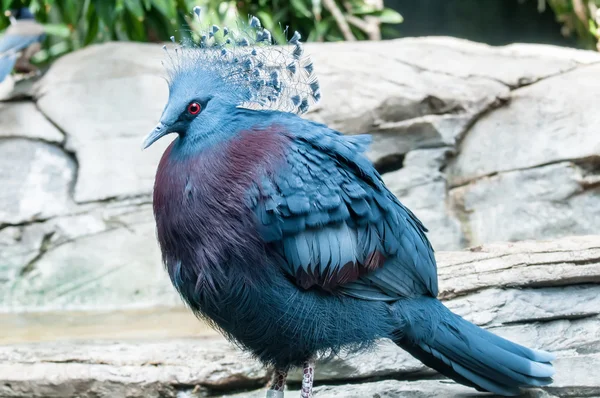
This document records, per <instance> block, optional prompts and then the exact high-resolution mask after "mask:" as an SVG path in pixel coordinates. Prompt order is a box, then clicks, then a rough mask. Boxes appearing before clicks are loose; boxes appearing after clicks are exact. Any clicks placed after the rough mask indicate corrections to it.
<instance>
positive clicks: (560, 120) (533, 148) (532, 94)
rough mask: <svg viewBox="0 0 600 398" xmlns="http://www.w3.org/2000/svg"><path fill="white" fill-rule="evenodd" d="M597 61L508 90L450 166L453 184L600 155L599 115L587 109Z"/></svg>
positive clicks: (473, 130) (599, 68)
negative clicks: (506, 97) (507, 97)
mask: <svg viewBox="0 0 600 398" xmlns="http://www.w3.org/2000/svg"><path fill="white" fill-rule="evenodd" d="M599 72H600V65H591V66H587V67H584V68H579V69H577V70H574V71H572V72H569V73H565V74H562V75H559V76H556V77H552V78H549V79H546V80H543V81H540V82H538V83H536V84H533V85H530V86H527V87H523V88H521V89H518V90H515V91H513V92H512V95H511V101H510V103H509V104H508V105H506V106H504V107H502V108H499V109H497V110H495V111H494V112H490V113H488V114H487V115H485V116H484V117H482V118H481V119H480V120H479V121H478V122H477V123H476V124H475V125H474V126H473V127H472V128H471V129H470V131H469V133H468V134H467V135H466V136H465V139H464V140H463V142H462V144H461V147H460V153H459V155H458V157H457V158H456V160H455V161H454V162H453V164H452V165H451V167H450V168H449V173H450V174H449V175H450V182H451V185H452V186H456V185H458V184H465V183H467V182H469V181H472V180H474V179H476V178H480V177H482V176H486V175H490V174H493V173H498V172H503V171H509V170H519V169H525V168H529V167H536V166H541V165H547V164H549V163H557V162H560V161H564V160H576V159H587V158H590V157H598V154H600V134H596V133H595V129H596V128H597V126H598V125H599V124H600V114H599V113H598V112H596V111H595V110H593V109H591V108H589V106H588V105H589V104H590V103H592V102H593V101H594V99H595V98H596V96H595V93H596V92H597V91H598V90H599V89H600V83H598V80H597V79H596V76H597V75H598V73H599Z"/></svg>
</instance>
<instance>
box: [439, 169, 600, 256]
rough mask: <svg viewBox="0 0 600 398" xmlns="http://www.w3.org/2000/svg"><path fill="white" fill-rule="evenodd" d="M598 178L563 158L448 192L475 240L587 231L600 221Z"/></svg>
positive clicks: (527, 237)
mask: <svg viewBox="0 0 600 398" xmlns="http://www.w3.org/2000/svg"><path fill="white" fill-rule="evenodd" d="M599 178H600V173H599V172H598V170H593V169H590V170H589V171H588V170H586V168H585V167H582V166H578V165H576V164H574V163H571V162H561V163H556V164H551V165H548V166H541V167H535V168H532V169H527V170H519V171H510V172H504V173H501V174H498V175H494V176H491V177H485V178H481V179H478V180H477V181H475V182H473V183H471V184H467V185H465V186H462V187H459V188H455V189H453V190H451V191H450V195H449V196H450V197H451V200H452V202H453V203H454V206H453V207H454V208H455V209H457V213H458V217H459V218H460V219H461V220H462V221H463V230H464V231H465V233H466V234H467V235H468V237H469V242H470V243H471V244H481V243H484V242H494V241H518V240H525V239H535V238H536V237H539V236H545V237H548V238H553V237H561V236H565V235H568V234H573V233H576V234H582V235H585V234H593V233H595V231H596V229H597V226H598V225H600V189H599V188H598V185H597V183H598V179H599ZM498 193H501V194H500V195H499V194H498ZM515 220H519V222H515Z"/></svg>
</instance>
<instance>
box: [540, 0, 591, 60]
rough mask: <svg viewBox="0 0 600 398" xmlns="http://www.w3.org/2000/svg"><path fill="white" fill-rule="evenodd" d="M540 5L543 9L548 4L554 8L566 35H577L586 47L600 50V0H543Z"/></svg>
mask: <svg viewBox="0 0 600 398" xmlns="http://www.w3.org/2000/svg"><path fill="white" fill-rule="evenodd" d="M538 1H539V0H538ZM539 3H540V7H542V8H543V7H545V6H546V4H547V5H549V6H550V7H551V8H552V10H553V11H554V13H555V14H556V19H557V20H558V21H559V22H560V23H561V24H562V25H563V28H562V32H563V34H564V35H566V36H569V35H572V34H575V35H577V36H578V37H579V39H580V41H581V43H582V45H583V46H584V47H586V48H590V49H592V48H596V49H598V50H600V44H599V40H600V29H599V25H600V11H599V10H600V0H541V1H540V2H539Z"/></svg>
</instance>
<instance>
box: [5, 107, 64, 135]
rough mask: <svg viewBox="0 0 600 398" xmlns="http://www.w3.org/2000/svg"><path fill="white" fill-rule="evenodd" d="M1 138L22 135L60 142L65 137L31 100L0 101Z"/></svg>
mask: <svg viewBox="0 0 600 398" xmlns="http://www.w3.org/2000/svg"><path fill="white" fill-rule="evenodd" d="M0 120H1V121H2V122H1V123H2V129H1V130H0V139H2V138H6V137H22V138H30V139H39V140H43V141H48V142H56V143H60V142H62V141H63V140H64V137H63V135H62V133H61V132H60V130H58V129H57V128H56V127H54V126H53V125H52V123H50V122H49V121H48V119H46V117H45V116H44V115H43V114H42V113H41V112H40V111H39V110H38V109H37V108H36V106H35V104H33V103H32V102H30V101H22V102H8V103H0Z"/></svg>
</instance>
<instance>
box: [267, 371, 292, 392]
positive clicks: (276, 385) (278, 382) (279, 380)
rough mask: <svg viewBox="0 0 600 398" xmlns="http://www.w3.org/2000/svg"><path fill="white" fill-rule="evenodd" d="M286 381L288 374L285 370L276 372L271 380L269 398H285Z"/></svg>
mask: <svg viewBox="0 0 600 398" xmlns="http://www.w3.org/2000/svg"><path fill="white" fill-rule="evenodd" d="M286 379H287V372H286V371H285V370H275V373H274V374H273V379H272V380H271V387H270V389H269V391H267V398H283V390H284V389H285V381H286Z"/></svg>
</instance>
